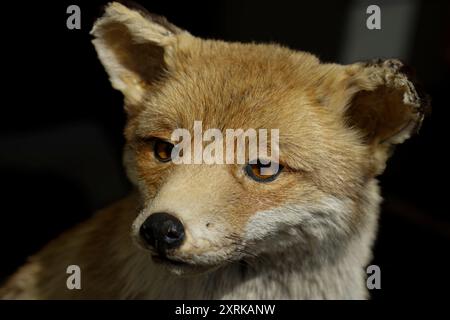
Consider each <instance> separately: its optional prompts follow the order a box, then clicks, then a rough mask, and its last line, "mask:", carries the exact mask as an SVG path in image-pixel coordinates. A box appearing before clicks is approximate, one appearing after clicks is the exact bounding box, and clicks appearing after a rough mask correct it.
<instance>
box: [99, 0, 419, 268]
mask: <svg viewBox="0 0 450 320" xmlns="http://www.w3.org/2000/svg"><path fill="white" fill-rule="evenodd" d="M92 34H93V36H94V40H93V43H94V45H95V48H96V50H97V52H98V56H99V58H100V60H101V62H102V63H103V65H104V66H105V69H106V71H107V72H108V74H109V77H110V80H111V83H112V85H113V87H114V88H115V89H118V90H120V91H121V92H122V93H123V95H124V100H125V102H124V104H125V110H126V113H127V118H128V120H127V124H126V128H125V137H126V145H125V151H124V163H125V168H126V170H127V173H128V176H129V178H130V180H131V181H132V182H133V184H134V185H135V186H136V188H137V190H138V191H139V195H140V198H141V208H142V209H141V210H140V212H139V214H138V215H137V216H136V218H135V220H134V222H133V224H132V225H131V226H130V229H131V236H132V237H133V239H134V240H135V242H136V244H137V245H138V246H139V247H141V248H142V249H143V250H144V252H147V253H148V254H149V255H151V256H152V257H153V258H154V261H155V262H158V263H162V264H163V265H165V266H166V267H167V268H168V270H170V271H172V272H174V273H177V274H187V273H197V272H203V271H206V270H209V269H213V268H217V267H219V266H223V265H225V264H228V263H231V262H236V261H242V260H244V261H246V262H248V263H251V261H253V260H254V259H262V258H263V257H264V256H266V255H270V254H274V253H279V252H287V253H289V252H290V250H291V249H292V248H295V252H296V254H300V255H303V256H304V257H305V258H306V257H308V256H311V255H314V254H315V252H318V251H326V252H332V251H333V250H338V249H337V248H338V247H339V246H341V245H342V244H343V243H346V242H347V241H350V239H352V237H353V236H354V235H355V234H362V233H364V232H366V231H367V230H368V229H367V226H368V225H369V224H373V223H376V208H377V206H378V204H379V201H380V198H379V196H378V187H377V185H376V177H377V176H378V175H379V174H381V173H382V172H383V170H384V167H385V164H386V160H387V158H388V156H389V155H390V153H391V150H392V148H393V146H394V145H396V144H398V143H401V142H403V141H404V140H405V139H407V138H408V137H409V136H410V135H411V134H412V133H414V132H415V131H417V130H418V128H419V126H420V124H421V122H422V119H423V115H424V111H425V107H426V99H425V98H424V97H423V96H421V95H419V94H418V92H417V90H416V89H415V88H414V85H413V83H412V81H411V80H410V79H409V77H408V76H407V75H406V74H405V72H404V67H403V65H402V64H401V63H400V62H399V61H397V60H386V61H374V62H369V63H355V64H353V65H347V66H343V65H337V64H324V63H321V62H320V61H319V60H318V59H317V58H316V57H315V56H313V55H311V54H308V53H304V52H299V51H293V50H290V49H288V48H284V47H281V46H278V45H267V44H241V43H226V42H221V41H215V40H204V39H200V38H197V37H194V36H192V35H191V34H189V33H188V32H187V31H184V30H181V29H180V28H178V27H176V26H174V25H172V24H171V23H169V22H167V21H166V20H165V19H163V18H160V17H156V16H152V15H150V14H148V13H144V12H142V11H140V10H134V9H129V8H127V7H124V6H123V5H121V4H118V3H112V4H110V5H108V6H107V8H106V11H105V15H104V16H103V17H101V18H100V19H99V20H97V22H96V24H95V26H94V28H93V30H92ZM196 121H197V122H198V121H201V123H202V127H203V130H207V129H217V130H219V131H220V132H222V133H225V132H226V130H227V129H235V130H237V129H242V130H243V131H244V132H245V131H246V130H250V129H255V130H258V129H265V130H268V131H270V130H278V131H277V132H279V135H278V142H277V144H278V150H279V156H278V158H277V159H273V158H271V156H272V155H270V156H269V157H268V159H265V161H266V163H270V162H274V161H276V162H277V163H278V164H279V166H278V169H277V171H276V172H272V173H270V174H265V175H262V174H261V170H262V168H264V167H265V165H264V164H263V163H262V162H261V161H259V160H260V159H251V158H250V157H249V156H248V155H247V154H246V158H245V163H227V164H217V163H212V164H211V163H200V164H175V163H174V161H173V159H172V158H173V150H174V148H176V146H177V141H174V140H173V132H174V131H175V130H177V129H180V128H183V129H184V130H186V131H187V132H189V133H191V137H193V136H194V124H195V122H196ZM236 138H237V137H236ZM210 140H212V139H210ZM190 143H191V141H189V144H190ZM192 143H194V142H192ZM222 143H223V141H220V144H222ZM201 144H202V146H203V147H206V146H207V142H205V141H202V142H201ZM224 149H225V152H226V151H227V148H224ZM228 151H229V150H228ZM236 152H237V151H236V150H234V153H236ZM233 157H234V156H233ZM250 160H256V161H253V162H252V163H250V162H251V161H250ZM367 232H368V231H367ZM368 237H369V238H372V237H373V234H370V235H368ZM368 241H369V240H368Z"/></svg>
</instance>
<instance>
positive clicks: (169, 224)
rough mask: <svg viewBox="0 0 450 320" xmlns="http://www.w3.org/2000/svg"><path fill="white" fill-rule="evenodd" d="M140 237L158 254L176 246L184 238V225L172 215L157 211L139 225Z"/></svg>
mask: <svg viewBox="0 0 450 320" xmlns="http://www.w3.org/2000/svg"><path fill="white" fill-rule="evenodd" d="M140 234H141V237H142V238H143V239H144V240H145V242H147V243H148V244H149V245H151V246H152V247H154V248H155V249H156V250H157V251H158V252H159V253H160V254H165V252H166V250H168V249H173V248H177V247H179V246H180V245H181V243H182V242H183V240H184V227H183V224H182V223H181V221H180V220H178V219H177V218H175V217H174V216H172V215H170V214H168V213H165V212H157V213H153V214H152V215H151V216H149V217H148V218H147V219H146V220H145V221H144V223H143V224H142V226H141V229H140Z"/></svg>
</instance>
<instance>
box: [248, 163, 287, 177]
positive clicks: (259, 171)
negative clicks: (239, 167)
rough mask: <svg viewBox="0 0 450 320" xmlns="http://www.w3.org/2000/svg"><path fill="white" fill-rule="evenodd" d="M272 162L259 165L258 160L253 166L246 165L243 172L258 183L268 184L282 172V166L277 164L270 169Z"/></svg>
mask: <svg viewBox="0 0 450 320" xmlns="http://www.w3.org/2000/svg"><path fill="white" fill-rule="evenodd" d="M271 166H272V162H268V163H267V164H263V163H261V162H260V161H259V160H258V161H257V163H255V164H250V163H249V164H247V165H246V166H245V172H246V173H247V175H248V176H249V177H250V178H252V179H253V180H255V181H258V182H270V181H273V180H275V179H276V177H278V175H279V174H280V172H281V170H283V166H282V165H281V164H278V168H277V166H274V167H273V168H271ZM263 169H265V170H263Z"/></svg>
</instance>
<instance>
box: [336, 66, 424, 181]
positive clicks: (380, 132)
mask: <svg viewBox="0 0 450 320" xmlns="http://www.w3.org/2000/svg"><path fill="white" fill-rule="evenodd" d="M335 67H336V65H334V66H333V65H332V66H331V68H332V69H333V70H335ZM342 68H343V71H344V72H343V73H338V74H339V75H340V76H339V79H338V84H337V85H336V82H335V81H333V82H334V85H333V86H334V91H335V92H338V94H333V98H332V99H334V101H329V103H330V104H333V105H334V106H337V109H338V111H339V112H341V113H342V112H343V113H344V118H345V120H346V122H347V125H348V126H350V127H351V128H352V129H354V130H357V131H358V133H359V134H360V136H361V137H362V140H363V141H364V143H365V144H367V145H369V146H370V147H371V149H372V151H373V160H374V161H375V163H374V165H375V168H374V169H375V171H376V173H377V174H378V173H381V172H382V171H383V169H384V166H385V162H386V160H387V158H388V156H389V155H390V150H391V149H392V146H394V145H396V144H399V143H402V142H403V141H405V140H406V139H408V138H409V137H410V136H411V135H412V134H414V133H416V132H417V131H418V130H419V128H420V126H421V124H422V120H423V118H424V115H425V113H426V111H428V110H429V102H430V101H429V98H428V96H427V95H426V94H424V93H423V92H421V91H420V90H419V87H418V86H417V85H416V82H415V79H414V78H413V77H412V75H411V73H410V72H409V70H408V69H407V68H406V67H405V66H404V65H403V64H402V63H401V62H400V61H398V60H394V59H392V60H376V61H371V62H365V63H356V64H352V65H348V66H342ZM328 89H331V87H328ZM332 99H330V100H332Z"/></svg>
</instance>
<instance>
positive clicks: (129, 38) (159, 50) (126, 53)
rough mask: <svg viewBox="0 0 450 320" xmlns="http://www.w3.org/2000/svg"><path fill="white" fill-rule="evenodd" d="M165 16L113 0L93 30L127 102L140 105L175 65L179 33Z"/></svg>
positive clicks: (102, 58) (101, 54) (114, 83)
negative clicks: (173, 63)
mask: <svg viewBox="0 0 450 320" xmlns="http://www.w3.org/2000/svg"><path fill="white" fill-rule="evenodd" d="M181 33H187V32H185V31H182V30H181V29H179V28H178V27H176V26H174V25H172V24H171V23H169V22H168V21H167V20H166V19H165V18H162V17H158V16H154V15H151V14H149V13H146V12H144V11H142V10H137V9H129V8H127V7H125V6H123V5H122V4H120V3H117V2H113V3H110V4H108V5H107V6H106V8H105V13H104V15H103V16H102V17H101V18H99V19H98V20H97V21H96V22H95V24H94V27H93V29H92V31H91V34H92V35H93V36H94V37H95V38H94V40H93V41H92V42H93V44H94V46H95V49H96V50H97V54H98V57H99V59H100V61H101V62H102V64H103V66H104V67H105V69H106V71H107V73H108V75H109V78H110V81H111V83H112V86H113V87H114V88H115V89H117V90H120V91H121V92H122V93H123V94H124V96H125V101H126V104H127V103H128V104H131V105H134V104H138V103H139V102H140V101H141V99H142V98H143V95H144V93H145V91H146V90H148V89H149V88H150V87H151V86H152V85H154V84H155V82H156V81H157V80H159V79H160V78H161V77H162V76H163V75H164V72H165V71H166V70H167V69H168V68H170V65H171V64H172V61H171V59H172V58H173V53H174V50H175V49H176V45H177V35H178V34H181Z"/></svg>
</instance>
